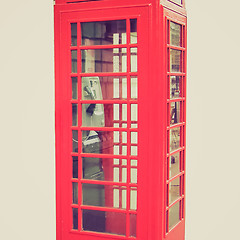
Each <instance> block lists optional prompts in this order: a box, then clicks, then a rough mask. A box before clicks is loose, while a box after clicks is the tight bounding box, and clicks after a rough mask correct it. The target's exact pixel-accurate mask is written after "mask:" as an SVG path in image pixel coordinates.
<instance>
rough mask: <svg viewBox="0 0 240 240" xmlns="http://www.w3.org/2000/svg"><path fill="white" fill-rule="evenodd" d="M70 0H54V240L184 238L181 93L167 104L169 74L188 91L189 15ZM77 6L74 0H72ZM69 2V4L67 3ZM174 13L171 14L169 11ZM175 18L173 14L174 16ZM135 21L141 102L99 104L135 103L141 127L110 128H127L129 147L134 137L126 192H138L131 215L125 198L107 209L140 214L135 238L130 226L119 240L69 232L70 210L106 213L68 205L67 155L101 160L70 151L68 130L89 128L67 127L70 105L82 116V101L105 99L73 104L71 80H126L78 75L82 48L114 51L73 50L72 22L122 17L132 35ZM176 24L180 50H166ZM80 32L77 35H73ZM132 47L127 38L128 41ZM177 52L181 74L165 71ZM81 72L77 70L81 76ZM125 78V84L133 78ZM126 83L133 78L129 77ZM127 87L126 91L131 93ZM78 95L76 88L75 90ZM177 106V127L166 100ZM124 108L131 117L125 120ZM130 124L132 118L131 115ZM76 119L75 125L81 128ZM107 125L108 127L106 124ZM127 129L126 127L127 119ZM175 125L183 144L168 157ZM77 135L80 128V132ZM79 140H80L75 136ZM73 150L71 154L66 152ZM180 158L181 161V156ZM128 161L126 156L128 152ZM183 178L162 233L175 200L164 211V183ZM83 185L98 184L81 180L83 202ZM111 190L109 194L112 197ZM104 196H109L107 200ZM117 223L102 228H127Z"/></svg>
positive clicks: (109, 1)
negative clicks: (133, 169)
mask: <svg viewBox="0 0 240 240" xmlns="http://www.w3.org/2000/svg"><path fill="white" fill-rule="evenodd" d="M68 2H70V1H68V0H56V5H55V69H56V71H55V76H56V184H57V191H56V198H57V240H82V239H84V240H104V239H121V240H123V239H128V240H129V239H137V240H163V239H167V240H183V239H184V226H185V214H184V212H185V205H184V204H185V203H184V202H185V192H184V189H185V165H186V163H185V161H186V160H185V154H184V151H185V146H186V137H185V132H186V126H185V122H186V96H185V95H184V96H182V98H179V99H174V100H171V99H168V96H169V91H168V77H169V76H172V75H179V76H182V77H183V79H184V81H183V82H184V85H183V88H184V89H183V91H184V93H186V17H185V16H184V15H185V14H186V12H185V9H184V6H185V5H184V4H183V7H179V6H176V4H172V3H170V2H169V1H166V0H162V1H161V3H162V5H159V2H158V1H150V0H149V1H148V0H133V1H125V0H123V1H121V2H120V1H117V0H102V1H82V2H81V3H80V1H78V2H79V3H74V4H71V3H68ZM71 2H76V1H74V0H73V1H71ZM66 3H67V4H66ZM171 9H172V10H174V11H172V10H171ZM177 12H178V13H179V14H178V13H177ZM130 18H137V20H138V43H137V44H132V45H131V47H135V48H138V72H137V73H136V74H132V75H133V76H138V87H139V90H138V100H131V99H130V98H129V97H128V98H127V99H126V100H119V101H115V100H104V104H114V103H118V104H123V103H124V104H129V105H128V106H130V105H131V104H138V106H139V110H138V114H139V122H138V124H139V125H138V128H137V129H135V130H133V129H122V128H115V129H114V130H118V131H119V132H121V131H125V130H127V131H129V134H128V141H127V142H128V143H127V146H128V148H130V146H131V145H130V143H129V142H130V133H131V132H132V131H134V132H138V139H139V141H138V157H137V159H138V183H137V184H128V185H127V189H128V190H129V189H130V187H133V186H134V187H137V188H138V209H137V210H136V211H130V210H129V202H130V195H129V194H130V193H129V194H128V196H127V203H128V205H127V207H126V209H125V210H119V209H111V212H122V213H127V214H131V213H137V238H132V237H130V236H129V231H130V228H127V231H126V233H127V235H126V236H117V235H111V234H106V233H95V232H89V231H77V230H71V229H72V213H71V211H70V210H71V207H78V208H79V209H90V210H91V209H92V210H104V211H110V210H109V208H107V207H96V206H83V205H81V204H80V203H79V205H78V204H77V205H76V204H75V205H74V204H72V199H71V198H72V189H71V181H72V182H76V181H75V180H71V171H72V169H71V164H70V160H71V155H72V156H75V155H76V156H79V159H80V157H99V156H98V154H86V153H81V148H82V144H80V141H79V143H78V148H79V152H78V153H71V152H72V146H71V144H72V143H71V142H72V135H71V129H76V130H79V129H80V130H91V129H92V128H91V127H79V126H78V127H71V125H72V119H71V114H72V113H71V104H72V103H75V104H77V103H78V104H79V109H78V112H79V116H80V114H81V104H87V103H91V104H101V103H102V102H103V100H92V101H86V100H81V101H79V100H71V101H70V99H71V83H70V81H69V79H70V77H69V76H76V77H78V78H80V77H81V76H85V77H87V76H125V75H127V74H126V73H93V74H92V73H91V74H90V73H81V71H80V70H81V61H80V51H81V50H84V49H103V48H105V49H111V48H112V47H111V46H107V45H106V46H104V45H103V46H90V47H89V46H82V47H79V46H76V47H70V41H71V39H70V33H71V28H70V23H71V22H76V23H77V24H78V29H79V27H80V22H90V21H104V20H105V21H106V20H115V19H126V20H127V23H128V24H127V26H128V27H127V32H128V33H129V26H130V25H129V19H130ZM168 20H169V21H174V22H176V23H179V24H181V25H182V26H184V29H185V31H184V32H183V34H184V46H181V47H176V46H170V45H169V44H168V43H167V31H168V25H167V21H168ZM78 31H79V30H78ZM80 40H81V38H80V34H78V43H79V42H80ZM128 43H129V39H128ZM128 43H127V44H125V45H116V46H115V48H118V47H125V48H127V49H130V46H129V44H128ZM169 48H172V49H176V50H179V51H182V53H184V55H182V61H184V67H183V71H182V72H181V73H174V74H173V73H170V72H169V71H168V69H167V64H168V59H169V51H168V49H169ZM71 49H72V50H77V51H78V53H79V54H78V57H77V59H78V69H79V71H78V73H76V74H70V72H71V71H70V69H71V56H70V50H71ZM130 67H131V66H130V55H129V54H128V66H127V69H128V71H129V69H130ZM79 72H80V73H79ZM130 76H131V74H129V76H128V79H130ZM128 81H130V80H128ZM130 91H131V90H130V85H129V84H128V92H130ZM79 93H80V90H79ZM175 101H180V102H181V104H182V109H183V115H182V118H181V119H182V122H180V123H179V124H178V125H173V126H169V122H170V121H169V119H170V117H169V116H170V112H169V109H168V108H169V104H171V102H175ZM130 114H131V113H130V110H128V116H130ZM108 115H112V110H111V109H108ZM128 119H129V118H128ZM80 123H81V122H80V121H79V124H80ZM109 124H110V123H109ZM127 124H128V126H129V124H130V122H129V120H128V121H127ZM176 127H180V128H181V129H182V130H181V131H182V137H181V141H182V145H181V148H179V149H177V150H176V151H174V152H171V154H170V153H169V152H168V147H169V144H168V134H169V131H170V130H171V129H173V128H176ZM94 129H95V130H96V131H103V130H105V131H109V136H110V135H112V133H113V132H112V131H113V129H112V128H111V127H104V128H101V127H98V128H94ZM79 134H80V135H81V131H79ZM79 137H81V136H79ZM177 152H179V153H180V154H181V156H182V158H181V159H182V160H181V161H182V162H181V172H180V173H179V174H178V175H176V176H175V177H174V178H172V179H170V180H169V179H168V175H169V166H168V164H167V159H168V158H169V156H170V155H173V154H175V153H177ZM70 153H71V154H70ZM183 156H184V157H183ZM101 157H102V158H103V159H108V158H111V157H112V158H114V157H116V158H119V159H120V160H121V159H123V158H124V157H123V156H115V155H114V154H113V152H111V151H107V152H105V153H104V154H103V155H102V156H101ZM127 158H129V159H130V158H131V157H130V156H128V155H127ZM81 167H82V166H81V164H80V166H79V174H80V175H81ZM104 168H105V170H106V169H108V171H109V175H108V178H113V176H112V175H111V174H110V172H111V170H112V166H110V165H109V166H108V165H107V164H105V165H104ZM127 171H128V176H130V167H129V166H128V167H127ZM178 177H181V179H183V180H182V186H181V189H182V195H181V197H180V198H179V199H178V200H177V201H181V203H182V202H183V204H182V206H181V209H182V210H181V214H180V217H181V221H180V222H179V223H178V224H177V225H176V226H175V227H174V228H173V229H171V230H170V231H168V232H167V233H166V225H168V223H167V220H166V219H167V216H166V214H167V211H169V209H170V208H171V206H173V205H174V204H175V203H176V202H177V201H176V202H174V203H172V204H171V205H170V206H168V203H167V184H169V182H170V181H173V180H174V179H176V178H178ZM80 183H94V184H97V181H92V180H91V181H89V180H86V179H82V180H79V198H81V194H82V193H81V191H82V190H81V189H80ZM101 184H104V186H111V185H113V183H112V182H107V181H102V183H101ZM114 185H116V186H124V185H125V184H124V183H115V184H114ZM111 191H112V190H109V192H108V193H112V192H111ZM106 193H107V191H106ZM106 199H107V198H106ZM106 201H107V203H108V204H109V205H112V204H113V200H112V199H107V200H106ZM80 213H81V211H79V216H78V219H79V225H81V221H82V218H81V214H80ZM118 220H119V222H118V223H117V224H116V222H114V221H112V220H111V216H110V217H109V221H108V222H107V223H106V224H107V229H113V230H115V231H117V232H119V231H120V229H119V228H121V227H122V226H123V225H124V226H129V225H130V223H129V221H130V220H129V217H127V218H125V219H124V220H123V219H122V220H121V219H120V218H119V219H118Z"/></svg>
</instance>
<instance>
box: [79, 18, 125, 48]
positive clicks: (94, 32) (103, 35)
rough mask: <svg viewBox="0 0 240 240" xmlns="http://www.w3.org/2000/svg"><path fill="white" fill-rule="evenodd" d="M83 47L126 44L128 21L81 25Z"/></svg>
mask: <svg viewBox="0 0 240 240" xmlns="http://www.w3.org/2000/svg"><path fill="white" fill-rule="evenodd" d="M81 30H82V45H85V46H90V45H112V44H114V45H118V44H126V20H114V21H103V22H86V23H81Z"/></svg>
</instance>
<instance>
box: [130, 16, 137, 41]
mask: <svg viewBox="0 0 240 240" xmlns="http://www.w3.org/2000/svg"><path fill="white" fill-rule="evenodd" d="M130 31H131V33H130V43H132V44H133V43H137V19H131V20H130Z"/></svg>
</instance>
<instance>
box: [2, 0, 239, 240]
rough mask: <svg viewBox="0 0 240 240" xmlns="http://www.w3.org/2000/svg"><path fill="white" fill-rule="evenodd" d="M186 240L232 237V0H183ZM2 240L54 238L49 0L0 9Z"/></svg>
mask: <svg viewBox="0 0 240 240" xmlns="http://www.w3.org/2000/svg"><path fill="white" fill-rule="evenodd" d="M186 2H187V3H186V5H187V10H188V104H187V126H188V127H187V186H186V187H187V189H186V192H187V194H186V196H187V197H186V200H187V202H186V205H187V212H186V217H187V221H186V240H192V239H194V240H202V239H204V240H212V239H218V240H225V239H235V238H236V237H237V236H238V235H239V232H238V223H239V215H240V206H239V202H240V190H239V184H238V182H239V179H238V178H239V177H238V176H239V169H240V158H239V153H238V151H237V150H238V149H239V143H240V140H239V135H240V130H239V129H240V128H239V127H238V122H239V117H240V114H239V89H240V77H239V73H238V70H239V56H240V50H239V47H238V43H239V42H240V35H239V33H238V32H239V31H238V29H239V24H238V22H239V18H238V16H239V12H238V11H239V9H240V3H239V1H238V0H230V1H228V2H226V3H227V4H228V5H225V1H218V0H212V1H208V0H202V1H195V0H187V1H186ZM0 33H1V37H0V83H1V87H0V109H1V113H0V114H1V118H0V193H1V197H0V239H4V240H14V239H20V240H22V239H23V240H32V239H34V240H42V239H44V240H55V238H56V236H55V157H54V149H55V145H54V144H55V141H54V48H53V47H54V39H53V1H52V0H41V1H31V0H22V1H17V0H12V1H4V2H2V3H1V14H0Z"/></svg>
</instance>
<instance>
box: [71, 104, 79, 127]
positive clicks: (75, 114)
mask: <svg viewBox="0 0 240 240" xmlns="http://www.w3.org/2000/svg"><path fill="white" fill-rule="evenodd" d="M77 125H78V105H77V104H72V126H77Z"/></svg>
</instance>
